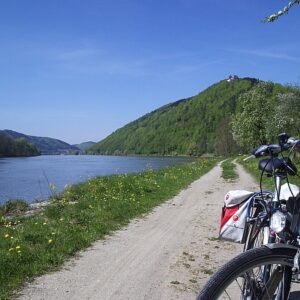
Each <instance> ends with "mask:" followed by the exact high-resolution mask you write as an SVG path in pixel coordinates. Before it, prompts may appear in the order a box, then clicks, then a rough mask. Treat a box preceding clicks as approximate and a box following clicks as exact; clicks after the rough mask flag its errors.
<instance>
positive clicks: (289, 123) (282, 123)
mask: <svg viewBox="0 0 300 300" xmlns="http://www.w3.org/2000/svg"><path fill="white" fill-rule="evenodd" d="M277 101H278V104H277V107H276V109H275V115H274V119H273V120H274V127H275V128H277V130H278V132H287V133H289V134H293V133H295V134H297V131H298V130H299V129H300V94H299V93H296V92H288V93H281V94H278V96H277Z"/></svg>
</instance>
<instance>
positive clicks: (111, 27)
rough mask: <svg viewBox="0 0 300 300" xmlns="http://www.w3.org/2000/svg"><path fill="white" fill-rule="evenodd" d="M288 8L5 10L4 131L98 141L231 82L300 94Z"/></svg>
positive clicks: (233, 2) (1, 36) (194, 1)
mask: <svg viewBox="0 0 300 300" xmlns="http://www.w3.org/2000/svg"><path fill="white" fill-rule="evenodd" d="M287 2H288V1H283V0H247V1H246V0H226V1H222V0H51V1H40V0H9V1H1V2H0V129H11V130H15V131H18V132H21V133H25V134H29V135H36V136H48V137H53V138H58V139H61V140H63V141H66V142H67V143H70V144H76V143H81V142H85V141H90V140H92V141H95V142H97V141H100V140H102V139H103V138H105V137H106V136H108V135H109V134H111V133H112V132H113V131H115V130H116V129H118V128H120V127H122V126H124V125H125V124H127V123H129V122H131V121H133V120H135V119H137V118H139V117H141V116H142V115H144V114H146V113H149V112H151V111H153V110H155V109H157V108H159V107H160V106H162V105H165V104H168V103H170V102H174V101H176V100H179V99H183V98H187V97H190V96H193V95H196V94H198V93H199V92H201V91H203V90H204V89H206V88H207V87H209V86H210V85H211V84H213V83H216V82H218V81H220V80H223V79H225V78H227V77H228V76H229V75H231V74H232V75H238V76H239V77H254V78H258V79H261V80H270V81H274V82H278V83H282V84H300V52H299V49H300V33H299V28H300V5H296V6H295V7H294V8H292V9H291V10H290V12H289V14H288V15H285V16H282V17H281V18H280V19H278V20H277V21H276V22H274V23H270V24H266V23H263V22H262V19H263V18H264V17H266V16H268V15H270V14H272V13H274V12H276V11H278V10H280V9H282V8H283V6H284V5H286V4H287Z"/></svg>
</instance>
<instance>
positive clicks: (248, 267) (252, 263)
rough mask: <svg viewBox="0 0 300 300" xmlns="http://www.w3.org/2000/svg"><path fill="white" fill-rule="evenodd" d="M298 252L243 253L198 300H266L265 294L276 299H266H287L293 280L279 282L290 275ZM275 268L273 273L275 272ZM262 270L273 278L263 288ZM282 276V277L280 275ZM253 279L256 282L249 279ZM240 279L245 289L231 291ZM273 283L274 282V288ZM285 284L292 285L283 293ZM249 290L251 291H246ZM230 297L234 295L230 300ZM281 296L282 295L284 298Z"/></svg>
mask: <svg viewBox="0 0 300 300" xmlns="http://www.w3.org/2000/svg"><path fill="white" fill-rule="evenodd" d="M296 251H297V249H296V248H295V249H294V248H284V247H275V248H272V249H270V248H268V247H266V246H263V247H261V248H254V249H251V250H249V251H246V252H243V253H241V254H240V255H238V256H236V257H235V258H233V259H232V260H230V261H229V262H228V263H226V264H225V265H224V266H223V267H221V268H220V269H219V270H218V271H217V272H216V273H215V274H213V276H212V277H211V278H210V279H209V280H208V282H207V283H206V284H205V285H204V287H203V288H202V290H201V291H200V293H199V294H198V296H197V300H214V299H264V298H263V297H265V296H266V293H267V294H268V293H272V297H273V298H271V297H270V295H267V298H266V299H274V296H276V295H277V298H275V299H287V298H288V294H289V291H290V280H287V283H286V281H285V280H284V279H280V277H279V275H280V276H282V277H283V278H284V277H285V276H286V272H287V273H289V274H291V270H292V267H293V260H294V256H295V254H296ZM273 265H274V269H273V268H272V267H273ZM275 267H276V268H275ZM279 267H280V268H279ZM255 269H257V270H259V271H260V272H261V274H259V273H255V272H254V271H253V270H255ZM263 269H264V270H269V271H270V272H271V273H270V274H271V275H270V277H269V278H270V279H269V281H268V282H263V284H262V283H261V282H262V278H261V276H264V275H263V274H262V273H263V272H262V270H263ZM280 269H281V271H280ZM280 272H282V274H279V273H280ZM278 274H279V275H278ZM289 274H288V276H289ZM251 276H253V278H250V277H251ZM276 276H277V277H278V278H277V277H276ZM245 278H247V280H245ZM274 278H277V281H274ZM240 279H241V280H242V286H241V285H237V287H234V288H236V290H234V289H232V286H231V283H235V282H237V283H238V280H240ZM272 280H273V281H274V282H273V281H272ZM270 282H271V283H272V282H273V285H271V284H270ZM274 284H275V285H276V286H275V288H276V290H274ZM285 284H289V286H288V287H284V289H282V288H280V286H282V285H283V286H284V285H285ZM268 285H271V287H272V288H273V290H274V292H273V291H271V287H268ZM245 286H246V288H245ZM266 286H267V288H266ZM278 287H279V288H278ZM247 289H249V291H246V290H247ZM246 292H249V294H246ZM223 293H225V294H223ZM228 293H233V294H232V295H231V296H230V295H229V294H228ZM241 293H242V294H241ZM243 294H244V295H243ZM260 294H261V297H260ZM281 294H283V295H282V296H281ZM224 295H225V296H228V298H225V297H224ZM220 297H224V298H220Z"/></svg>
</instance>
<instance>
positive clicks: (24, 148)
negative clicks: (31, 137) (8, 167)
mask: <svg viewBox="0 0 300 300" xmlns="http://www.w3.org/2000/svg"><path fill="white" fill-rule="evenodd" d="M34 155H40V151H39V150H38V149H37V147H36V146H35V145H33V144H30V143H28V142H27V141H26V140H25V139H23V138H19V139H15V140H13V139H12V138H10V137H9V136H8V135H7V134H5V133H4V132H1V131H0V157H1V156H34Z"/></svg>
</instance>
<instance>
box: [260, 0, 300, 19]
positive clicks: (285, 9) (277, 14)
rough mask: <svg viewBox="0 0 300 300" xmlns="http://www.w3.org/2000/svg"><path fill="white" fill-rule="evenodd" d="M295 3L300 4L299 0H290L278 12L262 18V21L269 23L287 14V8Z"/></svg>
mask: <svg viewBox="0 0 300 300" xmlns="http://www.w3.org/2000/svg"><path fill="white" fill-rule="evenodd" d="M295 4H300V0H293V1H290V2H289V3H288V4H287V5H286V6H285V7H284V8H283V9H282V10H279V11H278V12H276V13H274V14H272V15H270V16H269V17H266V18H265V19H264V22H266V23H270V22H274V21H275V20H277V19H278V18H279V17H281V16H283V15H285V14H287V13H288V12H289V10H290V9H291V8H292V7H293V6H294V5H295Z"/></svg>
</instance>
